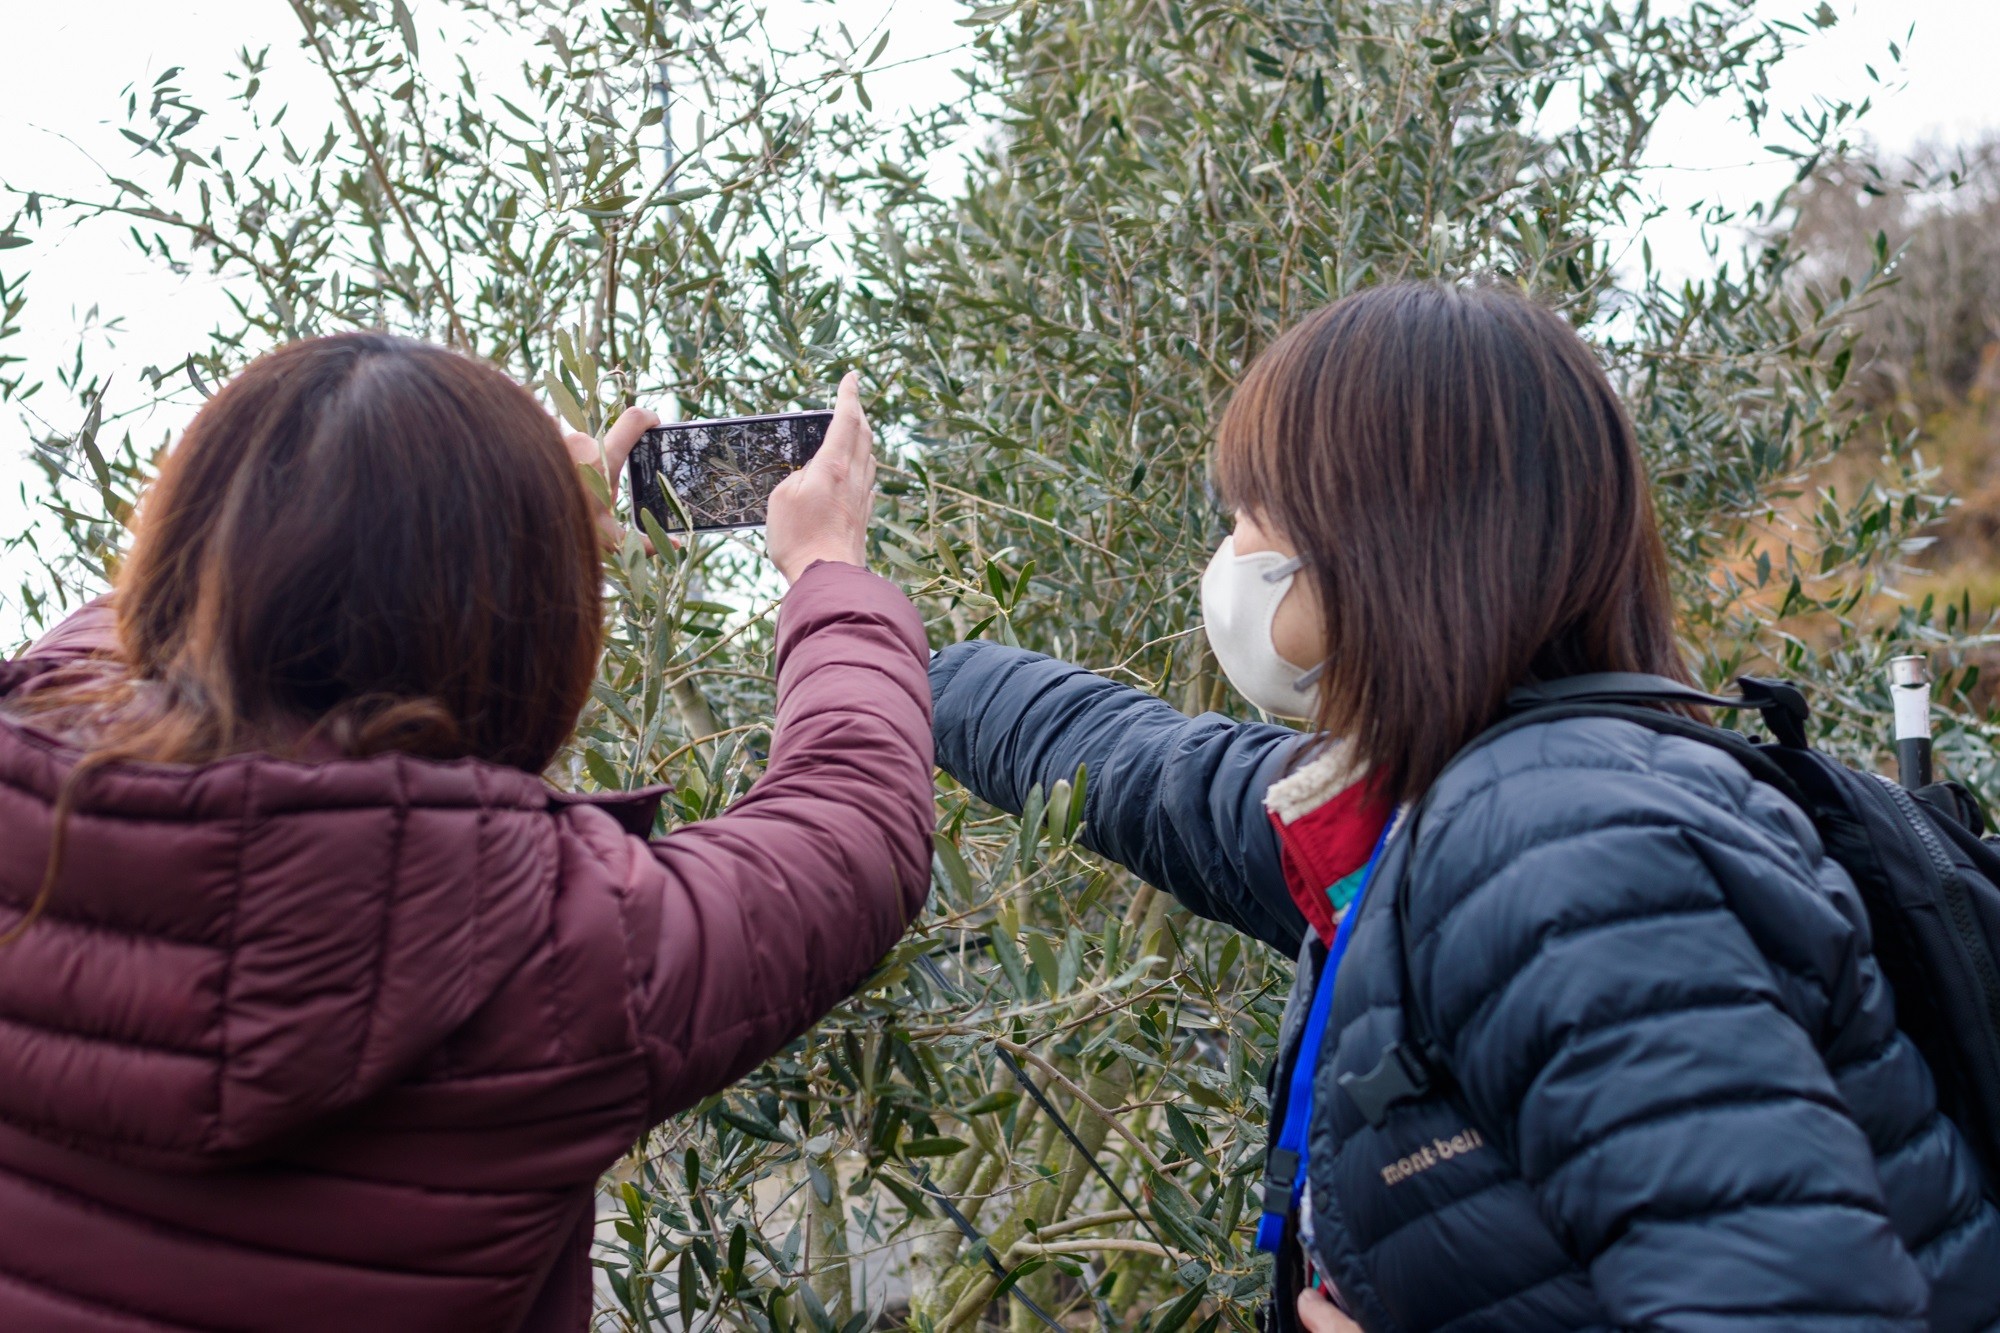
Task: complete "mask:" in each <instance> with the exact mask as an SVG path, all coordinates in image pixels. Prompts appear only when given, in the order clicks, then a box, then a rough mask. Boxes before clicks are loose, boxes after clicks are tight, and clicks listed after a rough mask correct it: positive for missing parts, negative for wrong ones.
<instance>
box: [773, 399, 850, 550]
mask: <svg viewBox="0 0 2000 1333" xmlns="http://www.w3.org/2000/svg"><path fill="white" fill-rule="evenodd" d="M874 508H875V435H874V432H872V431H871V430H869V428H868V418H867V416H866V415H864V414H863V413H862V411H861V379H860V376H858V375H856V374H855V373H854V372H853V371H849V372H848V373H847V375H846V376H845V377H844V378H842V380H841V381H840V393H839V395H838V396H837V397H836V399H835V400H834V405H833V420H832V422H831V423H830V424H829V425H828V427H827V431H826V439H825V441H824V442H823V443H822V444H821V445H820V447H819V451H818V452H817V453H815V454H814V455H813V457H812V461H811V462H809V463H807V464H806V465H805V466H804V467H803V468H801V469H799V470H798V471H797V472H794V473H793V474H792V475H791V476H789V477H786V478H785V479H784V480H783V481H781V482H779V483H778V486H777V488H776V489H775V490H773V491H772V492H771V500H770V517H769V520H768V523H767V537H766V543H767V546H768V548H769V550H770V552H771V562H772V563H773V564H775V565H776V566H777V567H778V572H779V573H780V574H783V575H784V576H785V581H786V582H787V583H792V582H795V581H797V579H798V577H799V575H801V574H803V573H805V571H806V567H807V566H808V565H810V564H812V563H813V561H815V560H837V561H840V562H842V563H844V564H850V565H866V564H867V563H868V520H869V516H870V514H871V513H872V512H873V511H874Z"/></svg>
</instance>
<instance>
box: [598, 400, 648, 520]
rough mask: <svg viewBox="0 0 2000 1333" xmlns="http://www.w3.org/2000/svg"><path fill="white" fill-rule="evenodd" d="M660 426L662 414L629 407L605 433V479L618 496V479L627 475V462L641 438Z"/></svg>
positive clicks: (614, 495) (614, 494)
mask: <svg viewBox="0 0 2000 1333" xmlns="http://www.w3.org/2000/svg"><path fill="white" fill-rule="evenodd" d="M659 424H660V414H659V413H658V412H654V411H651V410H649V409H647V408H643V407H628V408H626V409H625V410H624V411H623V412H620V413H619V414H618V420H616V421H614V422H612V423H611V429H610V430H608V431H606V432H604V479H605V481H607V482H608V483H610V486H611V494H612V496H613V498H616V497H617V495H618V479H619V478H620V477H622V476H623V475H624V474H625V460H626V459H628V458H630V457H631V456H632V450H633V449H634V448H635V447H636V446H637V445H638V443H639V437H640V436H641V435H644V434H645V433H646V432H647V431H649V430H651V429H652V428H653V427H655V426H657V425H659Z"/></svg>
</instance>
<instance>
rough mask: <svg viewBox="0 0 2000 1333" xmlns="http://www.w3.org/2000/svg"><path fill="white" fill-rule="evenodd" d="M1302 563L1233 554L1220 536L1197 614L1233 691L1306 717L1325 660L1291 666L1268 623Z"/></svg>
mask: <svg viewBox="0 0 2000 1333" xmlns="http://www.w3.org/2000/svg"><path fill="white" fill-rule="evenodd" d="M1304 565H1305V562H1304V561H1302V560H1300V559H1298V558H1297V557H1296V556H1293V557H1287V556H1285V555H1282V554H1280V553H1279V552H1277V551H1257V552H1254V553H1252V554H1250V555H1238V554H1236V539H1235V538H1234V537H1224V538H1223V539H1222V545H1221V546H1219V547H1217V548H1216V552H1215V558H1214V559H1212V560H1210V561H1209V562H1208V570H1207V572H1206V573H1204V574H1203V575H1202V576H1201V614H1202V618H1203V619H1204V620H1205V621H1206V622H1207V624H1206V626H1205V628H1206V629H1207V631H1208V645H1209V647H1211V648H1213V649H1214V650H1215V660H1216V661H1217V662H1219V663H1221V664H1222V674H1224V675H1225V676H1228V677H1229V683H1230V684H1231V685H1234V686H1235V687H1236V692H1237V693H1238V694H1241V695H1242V696H1243V697H1244V698H1245V699H1248V700H1249V701H1250V702H1251V703H1253V704H1255V705H1257V707H1259V708H1261V709H1263V710H1264V711H1265V712H1267V713H1270V714H1272V715H1274V716H1276V717H1296V718H1309V717H1311V716H1312V715H1313V713H1314V712H1315V711H1316V710H1317V709H1318V706H1319V690H1318V685H1319V678H1320V673H1321V672H1323V671H1324V670H1325V669H1326V668H1325V664H1323V663H1322V664H1321V665H1319V666H1316V667H1310V668H1309V667H1302V666H1295V665H1293V664H1292V663H1290V662H1287V661H1286V660H1285V659H1284V658H1282V657H1280V656H1278V649H1277V646H1276V645H1275V644H1273V643H1272V642H1271V622H1272V621H1273V620H1274V619H1276V617H1277V614H1278V603H1280V602H1282V601H1284V600H1285V594H1286V593H1288V592H1290V591H1291V590H1292V580H1293V579H1294V578H1296V577H1298V572H1299V570H1300V569H1301V568H1303V567H1304Z"/></svg>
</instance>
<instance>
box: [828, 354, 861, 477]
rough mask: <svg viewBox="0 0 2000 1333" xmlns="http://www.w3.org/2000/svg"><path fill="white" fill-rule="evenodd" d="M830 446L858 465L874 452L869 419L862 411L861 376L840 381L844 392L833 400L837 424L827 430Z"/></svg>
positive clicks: (854, 374) (848, 374)
mask: <svg viewBox="0 0 2000 1333" xmlns="http://www.w3.org/2000/svg"><path fill="white" fill-rule="evenodd" d="M826 434H827V439H826V443H828V444H830V445H832V446H833V447H834V449H836V450H838V451H839V452H840V453H841V454H842V455H844V456H845V458H846V460H848V461H850V462H854V463H858V462H860V461H861V457H862V455H863V454H866V453H869V452H871V450H870V444H871V441H870V440H869V436H868V418H867V416H866V415H865V414H864V413H863V412H862V410H861V376H860V375H859V374H858V373H857V372H855V371H852V370H850V371H848V372H847V373H846V374H845V375H842V376H841V377H840V389H839V391H838V392H836V393H835V394H834V397H833V421H832V422H831V424H829V425H828V426H827V428H826Z"/></svg>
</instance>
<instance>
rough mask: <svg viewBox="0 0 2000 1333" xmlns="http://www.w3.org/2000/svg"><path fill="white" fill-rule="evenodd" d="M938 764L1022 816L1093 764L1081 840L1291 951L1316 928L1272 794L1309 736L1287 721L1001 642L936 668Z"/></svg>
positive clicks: (1193, 907)
mask: <svg viewBox="0 0 2000 1333" xmlns="http://www.w3.org/2000/svg"><path fill="white" fill-rule="evenodd" d="M931 690H932V695H933V701H934V707H935V709H936V714H937V747H938V764H939V766H940V767H941V768H943V769H944V770H945V772H947V773H949V774H951V775H952V776H953V777H954V778H957V779H958V780H959V781H960V782H962V783H964V784H965V785H966V786H967V787H968V788H970V789H971V790H972V792H973V794H974V795H976V796H978V797H980V798H981V799H983V800H986V801H989V802H991V803H992V804H994V805H997V806H999V807H1000V808H1001V809H1002V810H1006V811H1008V812H1010V813H1014V814H1019V813H1020V811H1021V808H1022V807H1023V806H1024V805H1025V804H1026V803H1027V799H1028V791H1029V789H1030V788H1033V787H1035V786H1037V785H1039V786H1040V787H1041V788H1042V789H1043V790H1044V791H1047V790H1048V789H1049V788H1051V787H1053V786H1054V785H1055V783H1056V782H1057V781H1058V780H1060V779H1063V778H1069V777H1074V776H1075V774H1076V770H1077V766H1078V765H1083V766H1084V768H1085V771H1086V780H1085V784H1084V811H1083V817H1084V827H1083V833H1082V842H1083V844H1084V845H1085V846H1086V847H1088V848H1090V849H1091V850H1092V851H1094V852H1098V853H1100V854H1102V855H1104V856H1107V857H1109V858H1111V859H1112V860H1113V861H1116V862H1118V863H1119V864H1121V865H1124V866H1126V867H1129V868H1130V869H1131V870H1132V871H1133V873H1135V874H1137V875H1138V876H1139V877H1140V878H1141V879H1143V880H1145V881H1146V882H1147V883H1148V884H1152V885H1154V886H1156V887H1158V888H1161V889H1164V890H1166V891H1167V892H1168V893H1170V894H1172V895H1173V896H1174V897H1175V898H1177V899H1179V900H1180V902H1182V903H1183V904H1184V905H1186V907H1187V909H1188V910H1189V911H1191V912H1193V913H1194V914H1195V915H1197V916H1204V917H1208V918H1209V919H1210V920H1214V921H1222V922H1226V923H1227V924H1229V925H1232V926H1234V927H1236V928H1237V929H1238V930H1241V931H1243V932H1245V933H1246V934H1248V935H1251V936H1253V937H1254V938H1256V939H1259V940H1262V941H1264V942H1265V943H1266V944H1269V945H1271V946H1272V947H1273V948H1276V949H1279V950H1282V951H1283V952H1285V953H1286V954H1287V955H1290V954H1295V953H1297V952H1298V948H1299V943H1300V941H1301V939H1303V937H1304V932H1305V929H1306V922H1305V918H1304V916H1302V915H1301V914H1300V912H1299V909H1298V906H1297V905H1296V904H1295V903H1294V902H1293V901H1292V897H1291V893H1290V891H1289V890H1288V889H1287V888H1286V887H1285V876H1284V870H1283V867H1282V865H1281V863H1280V861H1279V850H1278V840H1277V835H1276V833H1275V832H1273V830H1272V828H1271V823H1270V820H1269V819H1268V818H1266V816H1265V813H1264V805H1263V800H1264V792H1265V790H1266V789H1267V788H1269V786H1270V785H1271V782H1272V780H1273V779H1274V778H1276V777H1277V776H1279V775H1280V774H1281V773H1282V772H1283V771H1284V765H1285V761H1286V760H1287V759H1288V758H1289V757H1290V755H1291V753H1292V751H1293V749H1294V748H1295V747H1296V746H1297V745H1298V744H1299V741H1300V736H1299V733H1297V732H1295V731H1292V730H1290V729H1288V728H1285V727H1277V726H1264V725H1257V724H1251V723H1240V722H1231V721H1230V720H1228V719H1227V718H1224V717H1221V716H1218V715H1217V714H1214V713H1205V714H1203V715H1202V716H1200V717H1195V718H1190V717H1187V716H1185V715H1183V714H1181V713H1179V712H1176V711H1175V710H1174V709H1173V708H1171V707H1170V706H1168V705H1167V704H1165V703H1163V702H1161V701H1160V700H1159V699H1156V698H1154V697H1153V696H1152V695H1150V694H1147V693H1145V692H1144V691H1143V690H1135V689H1133V688H1132V687H1131V686H1129V685H1120V684H1118V683H1117V682H1116V681H1110V680H1106V679H1105V678H1104V677H1102V676H1099V675H1096V674H1094V673H1092V672H1089V671H1086V670H1084V669H1083V668H1082V667H1078V666H1072V665H1070V664H1069V663H1067V662H1058V661H1056V660H1055V659H1054V658H1050V657H1044V656H1042V655H1041V654H1039V653H1030V652H1025V651H1023V650H1021V649H1019V648H1008V647H1005V646H1003V645H1001V644H996V643H961V644H955V645H953V646H952V647H950V648H946V649H945V650H944V651H942V652H940V653H939V654H938V655H937V657H936V659H935V660H934V661H933V662H932V663H931Z"/></svg>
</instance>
